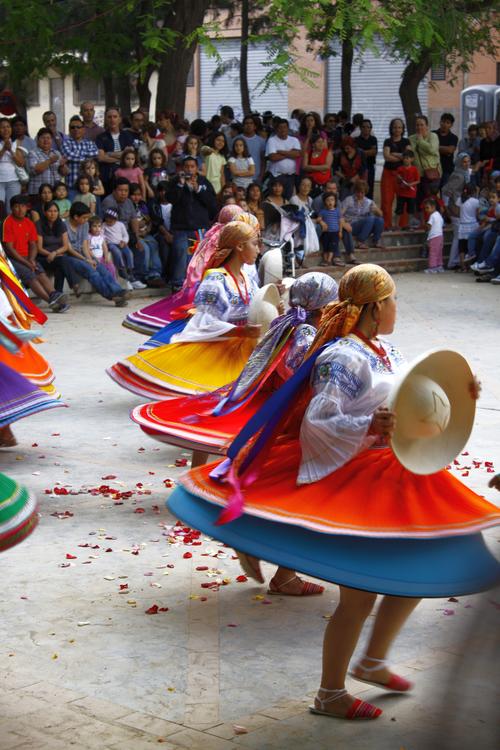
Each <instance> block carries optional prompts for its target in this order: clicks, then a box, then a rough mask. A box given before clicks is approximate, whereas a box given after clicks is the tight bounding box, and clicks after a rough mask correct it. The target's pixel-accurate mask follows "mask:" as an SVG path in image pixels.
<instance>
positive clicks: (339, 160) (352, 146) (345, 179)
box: [333, 135, 367, 200]
mask: <svg viewBox="0 0 500 750" xmlns="http://www.w3.org/2000/svg"><path fill="white" fill-rule="evenodd" d="M333 172H334V174H335V175H336V177H338V178H339V179H340V199H341V200H344V198H347V196H348V195H352V194H353V193H354V190H355V189H356V183H357V182H358V180H363V181H365V180H366V175H367V169H366V162H365V156H364V154H363V152H362V151H361V149H359V148H356V143H355V141H354V138H351V136H350V135H346V136H344V137H343V138H342V143H341V149H340V154H339V155H338V156H337V157H336V159H335V161H334V165H333Z"/></svg>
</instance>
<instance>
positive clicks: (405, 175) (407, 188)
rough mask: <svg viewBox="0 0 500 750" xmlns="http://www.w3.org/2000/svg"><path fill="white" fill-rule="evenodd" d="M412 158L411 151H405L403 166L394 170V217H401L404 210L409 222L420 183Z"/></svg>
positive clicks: (414, 208)
mask: <svg viewBox="0 0 500 750" xmlns="http://www.w3.org/2000/svg"><path fill="white" fill-rule="evenodd" d="M414 158H415V154H414V153H413V151H411V150H410V149H407V150H406V151H405V152H404V153H403V165H402V166H401V167H398V168H397V169H396V179H397V189H396V195H397V202H396V215H397V216H401V215H402V214H403V213H404V212H405V209H406V213H407V214H408V216H409V219H410V221H411V219H412V218H413V216H414V215H415V211H416V208H417V185H418V184H419V182H420V172H419V171H418V169H417V167H415V166H414V164H413V160H414ZM395 223H397V222H395ZM411 228H412V227H411V224H409V225H408V226H406V227H404V229H411Z"/></svg>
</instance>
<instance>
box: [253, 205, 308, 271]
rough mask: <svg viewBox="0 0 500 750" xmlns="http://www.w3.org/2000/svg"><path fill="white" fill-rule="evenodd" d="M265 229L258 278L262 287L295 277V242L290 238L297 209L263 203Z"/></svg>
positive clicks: (295, 229)
mask: <svg viewBox="0 0 500 750" xmlns="http://www.w3.org/2000/svg"><path fill="white" fill-rule="evenodd" d="M262 207H263V209H264V220H265V225H266V229H265V230H264V232H263V233H262V242H263V245H264V248H263V251H262V255H261V258H260V262H259V278H260V281H261V283H262V284H270V283H274V282H277V281H278V282H279V281H281V280H282V279H283V278H285V277H292V278H295V273H296V262H295V243H294V239H293V235H294V234H295V232H296V231H297V229H298V228H299V227H300V219H297V218H296V217H295V214H296V212H297V207H296V206H292V205H286V206H282V207H279V206H274V205H273V204H272V203H267V202H265V203H264V204H263V206H262Z"/></svg>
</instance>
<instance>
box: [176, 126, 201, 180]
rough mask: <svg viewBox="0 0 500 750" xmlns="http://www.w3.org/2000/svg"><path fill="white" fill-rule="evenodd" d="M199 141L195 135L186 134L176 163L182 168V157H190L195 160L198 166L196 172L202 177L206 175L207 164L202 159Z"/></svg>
mask: <svg viewBox="0 0 500 750" xmlns="http://www.w3.org/2000/svg"><path fill="white" fill-rule="evenodd" d="M200 152H201V141H200V139H199V138H198V136H197V135H188V137H187V138H186V140H185V142H184V151H183V153H181V154H180V155H179V156H178V158H177V163H178V165H179V166H180V168H182V164H183V163H184V159H185V158H186V156H190V157H191V158H193V159H195V160H196V165H197V167H198V174H199V175H201V176H202V177H206V174H207V165H206V164H205V162H204V161H203V158H202V156H201V153H200Z"/></svg>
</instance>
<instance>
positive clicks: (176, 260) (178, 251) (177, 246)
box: [169, 229, 197, 287]
mask: <svg viewBox="0 0 500 750" xmlns="http://www.w3.org/2000/svg"><path fill="white" fill-rule="evenodd" d="M172 234H173V235H174V241H173V243H172V253H171V259H170V268H169V281H170V282H171V284H172V286H174V287H175V286H178V287H180V286H182V284H183V283H184V279H185V278H186V268H187V264H188V253H187V250H188V247H189V244H190V242H192V241H194V240H195V239H197V234H196V231H195V230H192V231H187V230H186V231H185V230H183V229H175V230H174V231H173V233H172Z"/></svg>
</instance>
